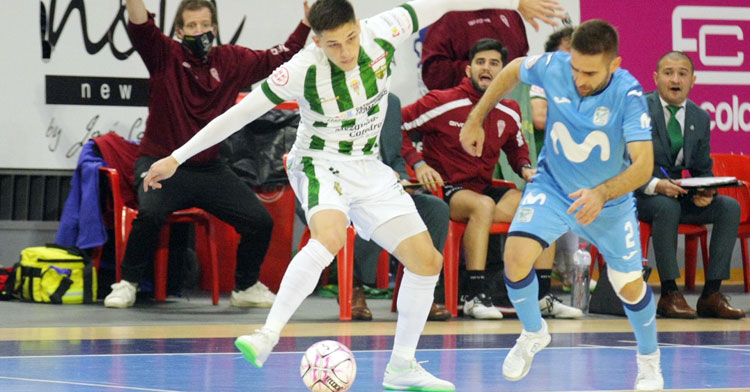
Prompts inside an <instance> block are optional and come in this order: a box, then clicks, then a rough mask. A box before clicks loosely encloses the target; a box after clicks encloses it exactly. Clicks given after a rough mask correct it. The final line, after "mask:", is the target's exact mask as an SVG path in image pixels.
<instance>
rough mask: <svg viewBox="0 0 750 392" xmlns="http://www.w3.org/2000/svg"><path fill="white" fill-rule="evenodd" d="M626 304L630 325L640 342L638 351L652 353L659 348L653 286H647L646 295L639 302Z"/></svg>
mask: <svg viewBox="0 0 750 392" xmlns="http://www.w3.org/2000/svg"><path fill="white" fill-rule="evenodd" d="M623 304H624V305H625V314H627V315H628V320H630V325H631V326H632V327H633V333H635V340H636V341H637V342H638V352H639V353H641V354H652V353H654V352H655V351H656V350H657V349H658V348H659V344H658V343H657V341H656V305H655V304H654V293H653V291H651V286H646V295H645V296H643V299H641V300H640V302H638V303H637V304H633V305H631V304H627V303H623Z"/></svg>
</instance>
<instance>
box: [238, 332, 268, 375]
mask: <svg viewBox="0 0 750 392" xmlns="http://www.w3.org/2000/svg"><path fill="white" fill-rule="evenodd" d="M278 342H279V335H278V334H277V333H275V332H273V331H271V330H269V329H267V328H262V329H256V330H255V333H254V334H252V335H242V336H240V337H238V338H237V339H236V340H235V341H234V345H235V346H236V347H237V348H238V349H239V350H240V351H241V352H242V355H243V356H244V357H245V359H247V360H248V361H249V362H250V363H252V364H253V365H255V367H258V368H261V367H263V363H264V362H266V359H268V356H269V355H270V354H271V351H273V347H274V346H276V343H278Z"/></svg>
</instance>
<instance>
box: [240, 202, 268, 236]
mask: <svg viewBox="0 0 750 392" xmlns="http://www.w3.org/2000/svg"><path fill="white" fill-rule="evenodd" d="M233 223H234V222H233ZM273 226H274V222H273V217H272V216H271V214H270V213H269V212H268V211H266V210H265V209H264V211H262V212H261V213H257V214H254V215H252V216H250V215H248V216H247V217H245V218H244V219H242V220H241V221H240V222H239V223H234V225H233V227H234V229H235V230H236V231H237V233H239V234H240V235H242V236H247V235H252V236H268V237H270V236H271V232H272V231H273Z"/></svg>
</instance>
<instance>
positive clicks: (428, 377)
mask: <svg viewBox="0 0 750 392" xmlns="http://www.w3.org/2000/svg"><path fill="white" fill-rule="evenodd" d="M383 388H385V389H388V390H392V391H424V392H453V391H455V390H456V387H455V386H454V385H453V384H452V383H450V382H448V381H445V380H441V379H439V378H437V377H435V376H433V375H432V374H430V373H429V372H428V371H427V370H424V368H423V367H422V365H420V364H419V362H417V360H416V359H412V361H411V366H409V368H408V369H404V370H394V369H392V368H391V365H388V366H387V367H386V369H385V377H384V378H383Z"/></svg>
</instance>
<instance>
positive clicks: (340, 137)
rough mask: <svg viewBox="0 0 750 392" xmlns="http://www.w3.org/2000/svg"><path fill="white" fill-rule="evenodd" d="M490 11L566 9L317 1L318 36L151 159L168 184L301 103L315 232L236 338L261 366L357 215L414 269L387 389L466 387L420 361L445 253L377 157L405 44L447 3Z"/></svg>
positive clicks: (405, 287)
mask: <svg viewBox="0 0 750 392" xmlns="http://www.w3.org/2000/svg"><path fill="white" fill-rule="evenodd" d="M483 8H510V9H518V10H519V12H521V14H522V15H523V16H524V17H525V18H526V19H527V20H528V21H530V22H531V23H532V24H533V25H535V26H536V22H535V18H538V19H540V20H542V21H544V22H546V23H550V24H552V23H554V22H553V21H552V19H553V18H560V17H564V15H562V14H561V12H560V11H561V10H562V7H560V5H559V4H558V3H557V1H556V0H413V1H410V2H407V3H406V4H404V5H402V6H400V7H397V8H394V9H392V10H389V11H385V12H383V13H381V14H378V15H376V16H374V17H371V18H367V19H364V20H361V21H360V20H357V19H356V17H355V16H354V10H353V8H352V6H351V4H350V3H349V2H348V1H347V0H318V1H317V2H316V3H315V4H313V6H312V7H311V9H310V13H309V15H308V19H309V21H310V25H311V27H312V29H313V31H314V32H315V35H314V36H313V41H314V44H311V45H308V46H307V47H306V48H305V49H303V50H302V51H300V52H299V53H298V54H297V55H295V56H294V57H293V58H292V59H291V60H290V61H288V62H287V63H286V64H284V65H282V66H281V67H279V68H278V69H277V70H276V71H275V72H274V73H273V74H272V75H271V76H270V77H269V78H268V80H266V81H265V82H263V84H262V86H261V88H260V89H256V90H255V91H253V92H252V93H250V94H249V95H248V96H247V97H246V98H245V99H244V100H243V101H242V102H240V103H239V104H237V105H236V106H234V107H233V108H232V109H230V110H228V111H227V112H226V113H224V114H222V115H221V116H219V117H217V118H216V119H214V120H213V121H212V122H211V123H209V124H208V125H207V126H206V127H205V128H204V129H202V130H201V131H200V132H199V133H197V134H196V135H195V136H194V137H193V138H192V139H191V140H190V141H188V142H187V143H186V144H185V145H184V146H182V147H180V148H179V149H177V150H175V151H174V152H173V153H172V155H171V156H170V157H167V158H165V159H162V160H161V161H158V162H156V163H155V164H154V165H152V166H151V169H150V170H149V174H148V175H147V177H146V178H145V180H144V186H145V187H148V186H151V187H153V188H160V187H161V186H162V184H160V183H159V181H162V180H166V179H167V178H169V177H170V176H171V175H172V173H174V171H175V170H176V168H177V166H179V164H181V163H182V162H184V161H185V160H187V159H188V158H189V157H191V156H193V155H194V154H196V153H198V152H200V151H202V150H203V149H205V148H208V147H210V146H212V145H214V144H216V143H218V142H220V141H222V140H223V139H225V138H226V137H228V136H229V135H231V134H232V133H234V132H235V131H237V130H239V129H240V128H242V127H243V126H244V125H245V124H246V123H248V122H250V121H253V120H255V119H256V118H258V117H259V116H260V115H262V114H263V113H265V112H266V111H268V110H270V109H272V108H273V107H274V106H275V105H277V104H279V103H281V102H284V101H287V100H291V99H296V100H297V102H298V104H299V107H300V113H301V120H300V124H299V128H298V131H297V139H296V141H295V143H294V146H293V147H292V150H291V152H290V154H289V158H288V160H287V170H288V175H289V180H290V183H291V185H292V187H293V189H294V192H295V194H296V195H297V198H298V199H299V200H300V202H301V204H302V206H303V208H304V209H305V213H306V215H307V221H308V222H309V223H310V232H311V239H310V241H309V242H308V244H307V245H306V246H305V247H304V248H303V249H302V250H301V251H300V252H299V253H297V255H296V256H295V257H294V258H293V259H292V261H291V263H290V264H289V267H288V268H287V271H286V273H285V274H284V278H283V280H282V282H281V286H280V288H279V292H278V294H277V297H276V301H275V302H274V304H273V307H272V308H271V311H270V312H269V314H268V318H267V320H266V324H265V326H264V327H263V328H262V329H260V330H258V331H256V333H255V334H253V335H246V336H240V337H239V338H237V340H236V342H235V344H236V346H237V347H238V348H239V349H240V351H242V353H243V354H244V356H245V358H247V359H248V360H249V361H250V362H251V363H253V364H254V365H255V366H257V367H261V366H262V365H263V363H264V362H265V361H266V359H267V358H268V356H269V354H270V353H271V351H272V350H273V347H274V346H275V345H276V343H277V342H278V339H279V334H280V332H281V330H282V328H283V327H284V325H286V323H287V322H288V321H289V319H290V318H291V316H292V314H293V313H294V312H295V310H296V309H297V308H298V307H299V305H300V304H301V303H302V301H303V300H304V299H305V298H306V297H307V296H308V295H310V294H311V293H312V292H313V290H314V289H315V286H316V285H317V282H318V279H319V277H320V274H321V272H322V271H323V269H324V268H325V267H326V266H328V265H329V264H330V263H331V262H332V261H333V258H334V254H336V253H337V252H338V251H339V250H340V249H341V248H342V247H343V246H344V242H345V238H346V227H347V226H348V225H349V223H350V221H351V222H352V223H353V224H354V226H355V228H356V230H357V233H358V234H359V235H360V236H361V237H362V238H364V239H373V240H374V241H375V242H376V243H378V245H380V246H381V247H382V248H383V249H385V250H387V251H388V252H389V253H391V254H393V255H394V256H395V257H396V258H397V259H398V260H399V261H401V262H402V263H403V264H404V266H405V267H406V268H405V270H404V277H403V280H402V283H401V289H400V290H401V295H399V300H398V309H399V316H398V322H397V325H396V334H395V339H394V345H393V352H392V354H391V359H390V362H389V364H388V366H387V368H386V370H385V377H384V381H383V387H385V388H386V389H397V390H405V389H406V390H415V391H416V390H429V391H453V390H455V387H454V386H453V384H452V383H450V382H448V381H445V380H441V379H439V378H437V377H435V376H433V375H431V374H430V373H428V372H427V371H426V370H424V369H423V368H422V367H421V366H420V365H419V363H417V361H416V359H415V351H416V347H417V343H418V341H419V336H420V335H421V333H422V330H423V329H424V325H425V322H426V320H427V315H428V313H429V310H430V306H431V305H432V301H433V289H434V287H435V284H436V282H437V279H438V275H439V273H440V268H441V266H442V256H441V255H440V253H439V252H438V251H437V250H436V249H435V248H434V247H433V245H432V241H431V239H430V237H429V234H428V233H427V229H426V227H425V225H424V223H423V222H422V220H421V218H420V217H419V214H418V213H417V210H416V208H415V207H414V203H413V202H412V200H411V198H410V197H409V196H408V194H406V192H405V191H404V190H403V188H402V187H401V185H400V184H399V182H398V179H397V178H396V175H395V174H394V172H393V170H392V169H390V168H389V167H388V166H386V165H385V164H383V163H382V162H380V161H379V160H378V140H379V135H380V130H381V128H382V126H383V120H384V116H385V112H386V106H387V96H388V92H389V90H390V81H391V78H390V77H391V66H392V64H393V55H394V52H395V48H396V47H397V46H398V45H399V44H401V43H402V42H404V41H406V40H407V39H408V38H409V37H410V36H411V34H412V33H414V32H417V31H418V30H419V29H420V28H422V27H424V26H427V25H430V24H432V23H433V22H435V21H436V20H438V19H439V18H440V17H441V16H442V15H443V14H444V13H445V12H448V11H461V10H476V9H483ZM163 186H169V181H165V183H164V184H163Z"/></svg>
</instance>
